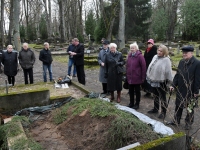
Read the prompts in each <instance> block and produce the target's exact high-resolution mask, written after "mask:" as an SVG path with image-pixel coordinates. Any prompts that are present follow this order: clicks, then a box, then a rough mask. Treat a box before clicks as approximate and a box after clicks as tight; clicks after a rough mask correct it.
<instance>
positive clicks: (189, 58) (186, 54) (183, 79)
mask: <svg viewBox="0 0 200 150" xmlns="http://www.w3.org/2000/svg"><path fill="white" fill-rule="evenodd" d="M193 51H194V48H193V47H192V46H185V47H183V48H182V53H183V59H182V60H180V62H179V65H178V70H177V72H176V75H175V77H174V79H173V84H172V86H171V87H170V89H171V90H174V89H175V90H176V102H175V113H174V120H173V121H171V122H169V124H172V125H175V124H180V120H181V116H182V112H183V109H184V108H187V115H186V118H185V129H186V130H189V129H190V128H191V125H192V123H193V122H194V108H193V106H194V105H193V104H195V103H196V97H197V95H198V93H199V88H200V61H199V60H197V59H196V58H195V57H194V56H193ZM190 104H191V105H190ZM189 105H190V106H192V107H190V106H189Z"/></svg>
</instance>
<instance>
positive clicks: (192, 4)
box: [181, 0, 200, 40]
mask: <svg viewBox="0 0 200 150" xmlns="http://www.w3.org/2000/svg"><path fill="white" fill-rule="evenodd" d="M199 8H200V1H196V0H186V1H185V5H183V6H182V7H181V12H182V13H181V15H182V18H183V31H184V32H183V38H184V39H185V40H198V39H199V38H200V17H199V16H200V9H199Z"/></svg>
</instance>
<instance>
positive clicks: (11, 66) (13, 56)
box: [2, 45, 18, 86]
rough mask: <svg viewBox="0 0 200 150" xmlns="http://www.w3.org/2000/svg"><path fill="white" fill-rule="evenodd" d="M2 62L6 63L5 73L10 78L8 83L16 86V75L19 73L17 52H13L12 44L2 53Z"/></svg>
mask: <svg viewBox="0 0 200 150" xmlns="http://www.w3.org/2000/svg"><path fill="white" fill-rule="evenodd" d="M2 64H3V65H4V74H5V75H6V76H7V78H8V83H9V84H12V85H13V86H14V84H15V76H16V74H17V65H18V61H17V52H13V47H12V45H8V46H7V51H6V52H3V54H2Z"/></svg>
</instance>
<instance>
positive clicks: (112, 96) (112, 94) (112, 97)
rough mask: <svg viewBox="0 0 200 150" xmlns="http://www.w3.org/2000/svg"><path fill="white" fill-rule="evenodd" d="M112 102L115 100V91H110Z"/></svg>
mask: <svg viewBox="0 0 200 150" xmlns="http://www.w3.org/2000/svg"><path fill="white" fill-rule="evenodd" d="M110 96H111V97H110V102H112V101H113V100H114V91H111V92H110Z"/></svg>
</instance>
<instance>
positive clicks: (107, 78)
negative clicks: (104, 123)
mask: <svg viewBox="0 0 200 150" xmlns="http://www.w3.org/2000/svg"><path fill="white" fill-rule="evenodd" d="M193 51H194V48H193V47H192V46H185V47H183V48H182V53H183V59H182V60H181V61H180V62H179V65H178V68H177V72H176V75H175V76H174V78H173V75H172V68H171V61H170V57H169V55H168V54H169V51H168V48H167V47H166V46H165V45H163V44H161V45H159V47H158V48H157V46H155V45H154V40H153V39H149V40H148V42H147V49H146V50H145V53H144V56H143V55H142V52H141V51H140V50H139V48H138V45H137V43H133V44H131V45H130V51H129V53H128V55H127V59H126V62H125V61H124V59H123V56H122V53H120V52H118V51H117V45H116V44H115V43H109V41H107V40H104V41H103V47H102V50H101V51H100V52H99V55H98V63H99V65H100V72H99V81H100V82H101V83H102V88H103V93H101V94H107V93H110V94H111V97H110V100H111V101H113V100H114V91H117V99H116V100H117V102H118V103H119V102H120V101H121V91H122V76H123V74H122V73H119V72H118V66H123V65H124V64H126V65H125V66H126V78H127V82H128V84H129V96H130V103H129V105H128V107H130V108H134V109H138V108H139V104H140V99H141V92H140V91H141V90H140V88H141V87H143V89H144V91H145V92H146V94H145V96H150V95H151V93H152V94H153V98H154V107H153V109H151V110H149V111H148V113H152V114H156V113H158V112H159V109H160V103H161V113H160V114H159V115H158V118H160V119H164V118H165V116H166V111H167V107H168V106H167V105H168V103H167V99H166V94H167V92H168V91H171V92H172V91H173V90H174V89H176V102H175V113H174V119H173V120H172V121H171V122H169V124H171V125H177V124H180V120H181V116H182V112H183V109H184V108H187V107H188V105H190V104H191V102H192V101H193V100H196V99H197V96H198V93H199V88H200V61H199V60H197V59H196V58H195V57H194V56H193ZM135 96H136V99H135V98H134V97H135ZM191 109H192V110H191V111H187V116H186V118H185V129H190V128H191V125H192V123H193V121H194V110H193V109H194V108H191Z"/></svg>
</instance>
